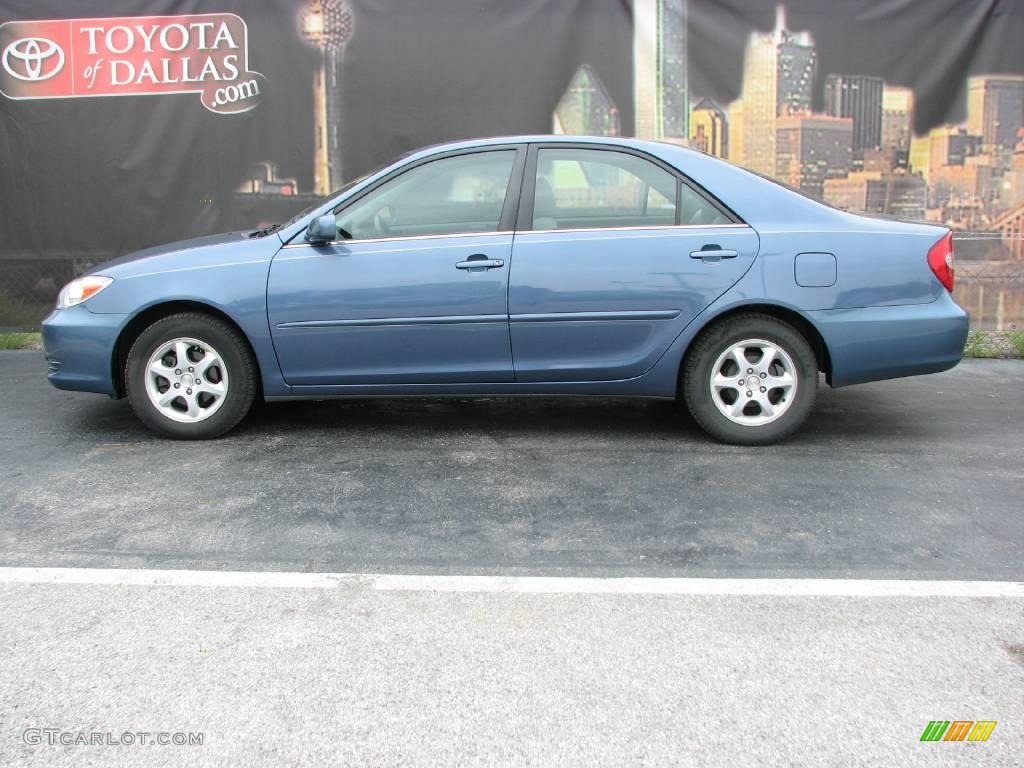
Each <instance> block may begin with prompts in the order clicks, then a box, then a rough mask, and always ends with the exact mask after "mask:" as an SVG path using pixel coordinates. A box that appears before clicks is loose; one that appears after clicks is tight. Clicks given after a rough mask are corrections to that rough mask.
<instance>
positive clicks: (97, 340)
mask: <svg viewBox="0 0 1024 768" xmlns="http://www.w3.org/2000/svg"><path fill="white" fill-rule="evenodd" d="M952 289H953V247H952V234H951V232H950V231H949V230H948V229H946V228H944V227H941V226H935V225H931V224H914V223H905V222H899V221H892V220H884V219H879V218H870V217H866V216H859V215H854V214H851V213H845V212H842V211H838V210H835V209H833V208H830V207H828V206H825V205H822V204H821V203H818V202H815V201H813V200H810V199H808V198H806V197H803V196H802V195H800V194H799V193H796V192H794V191H791V190H789V189H787V188H785V187H783V186H780V185H778V184H776V183H774V182H772V181H769V180H767V179H764V178H761V177H759V176H757V175H754V174H752V173H750V172H748V171H745V170H743V169H741V168H737V167H735V166H732V165H730V164H728V163H726V162H723V161H721V160H718V159H716V158H714V157H710V156H708V155H705V154H702V153H700V152H696V151H693V150H689V149H685V148H682V147H679V146H675V145H671V144H663V143H658V142H645V141H636V140H629V139H618V138H615V139H604V138H589V137H588V138H580V137H575V138H574V137H565V136H534V137H517V138H504V139H484V140H477V141H466V142H459V143H454V144H447V145H443V146H437V147H431V148H429V149H425V150H422V151H419V152H415V153H413V154H410V155H407V156H405V157H403V158H402V159H400V160H399V161H398V162H396V163H394V164H392V165H389V166H388V167H386V168H383V169H381V170H379V171H377V172H375V173H372V174H370V175H368V176H366V177H364V178H362V179H359V180H357V181H355V182H352V183H351V184H349V185H348V186H347V187H345V188H343V189H341V190H339V191H338V192H337V193H335V194H334V195H332V196H331V197H330V198H329V199H327V200H325V201H324V202H323V203H322V204H319V205H318V206H316V207H315V208H314V209H311V210H309V211H306V212H304V213H302V214H300V215H298V216H297V217H296V218H294V219H292V220H291V221H289V222H287V223H285V224H282V225H275V226H274V227H270V228H267V229H263V230H258V231H255V232H232V233H229V234H223V235H214V236H208V237H200V238H196V239H192V240H186V241H184V242H179V243H175V244H172V245H168V246H162V247H157V248H150V249H147V250H144V251H140V252H138V253H134V254H131V255H128V256H125V257H123V258H120V259H116V260H114V261H111V262H108V263H106V264H104V265H102V266H100V267H97V268H96V269H95V270H93V271H92V273H90V274H89V275H86V276H84V277H81V278H78V279H77V280H74V281H73V282H71V283H70V284H69V285H68V286H66V287H65V288H64V290H63V291H62V292H61V295H60V298H59V300H58V305H57V309H56V310H55V311H54V312H53V313H52V314H51V315H50V316H49V317H48V318H47V319H46V321H45V323H44V325H43V340H44V346H45V350H46V357H47V360H48V363H49V379H50V382H51V383H52V384H53V385H54V386H56V387H59V388H61V389H71V390H80V391H86V392H99V393H103V394H106V395H110V396H112V397H123V396H127V398H128V400H129V402H130V403H131V406H132V408H133V409H134V410H135V412H136V413H137V414H138V416H139V418H140V419H142V421H143V422H144V423H145V424H146V425H148V426H149V427H150V428H152V429H153V430H154V431H156V432H157V433H159V434H161V435H165V436H167V437H173V438H185V439H199V438H211V437H216V436H218V435H221V434H223V433H225V432H227V431H228V430H230V429H231V428H233V427H234V426H235V425H236V424H238V422H239V421H241V419H242V418H243V417H244V416H245V415H246V413H247V412H248V410H249V408H250V406H251V405H252V403H253V401H254V399H255V398H257V397H260V398H264V399H266V400H285V399H296V398H312V399H323V398H332V397H364V396H371V395H372V396H380V395H387V396H406V395H430V396H436V395H521V394H531V395H537V394H543V395H620V396H635V397H648V398H681V399H682V400H683V401H685V403H686V406H687V407H688V408H689V410H690V412H691V413H692V414H693V417H694V419H695V420H696V422H697V423H698V424H699V425H700V426H701V427H702V428H703V429H704V430H705V431H706V432H707V433H708V434H710V435H712V436H713V437H715V438H717V439H719V440H722V441H725V442H729V443H735V444H743V445H755V444H767V443H773V442H776V441H778V440H780V439H782V438H784V437H786V436H787V435H789V434H791V433H792V432H793V431H794V430H796V429H797V428H798V427H799V426H800V425H801V424H802V423H803V422H804V420H805V419H806V418H807V416H808V414H809V413H810V411H811V409H812V407H813V405H814V398H815V391H816V389H817V386H818V375H819V372H822V373H824V375H825V378H826V380H827V381H828V383H829V384H830V385H831V386H833V387H839V386H846V385H848V384H856V383H859V382H866V381H876V380H878V379H886V378H892V377H897V376H910V375H915V374H924V373H931V372H934V371H942V370H946V369H948V368H951V367H952V366H954V365H956V364H957V362H958V361H959V360H960V357H961V353H962V350H963V346H964V341H965V338H966V335H967V324H968V318H967V314H966V313H965V312H964V310H963V309H961V308H960V307H959V306H958V305H957V303H956V302H955V301H954V300H953V297H952V295H951V291H952Z"/></svg>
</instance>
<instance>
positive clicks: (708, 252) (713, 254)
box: [690, 245, 739, 261]
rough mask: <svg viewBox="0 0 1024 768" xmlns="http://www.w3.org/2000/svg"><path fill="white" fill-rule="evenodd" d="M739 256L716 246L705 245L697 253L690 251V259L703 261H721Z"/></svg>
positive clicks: (732, 251) (734, 252) (729, 249)
mask: <svg viewBox="0 0 1024 768" xmlns="http://www.w3.org/2000/svg"><path fill="white" fill-rule="evenodd" d="M738 255H739V254H738V253H737V252H736V251H734V250H732V249H731V248H719V247H718V246H717V245H705V246H704V247H703V248H701V249H700V250H699V251H691V252H690V258H691V259H703V260H704V261H721V260H722V259H735V258H736V257H737V256H738Z"/></svg>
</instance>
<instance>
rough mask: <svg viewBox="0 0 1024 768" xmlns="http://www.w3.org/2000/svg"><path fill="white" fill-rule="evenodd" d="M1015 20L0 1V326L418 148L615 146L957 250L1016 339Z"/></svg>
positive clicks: (871, 10)
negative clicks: (528, 142)
mask: <svg viewBox="0 0 1024 768" xmlns="http://www.w3.org/2000/svg"><path fill="white" fill-rule="evenodd" d="M1021 40H1024V2H1021V1H1020V0H919V1H918V2H893V1H892V0H844V2H836V0H784V1H783V2H778V1H777V0H517V2H508V0H418V1H417V2H411V1H410V0H259V1H258V2H257V0H249V1H248V2H247V1H245V0H188V1H187V2H186V1H184V0H131V1H129V0H75V2H71V1H70V0H5V1H4V2H3V3H0V167H2V169H3V173H2V175H0V328H4V327H31V326H34V325H36V324H38V322H39V319H40V318H41V317H42V315H43V314H45V312H46V311H47V309H48V307H49V305H50V304H51V302H52V300H53V297H54V296H55V294H56V292H57V291H58V290H59V288H60V285H61V284H62V283H63V282H64V281H65V280H66V279H68V278H69V277H70V276H72V275H74V274H76V273H78V272H81V271H82V270H84V269H87V268H89V267H90V266H92V265H94V264H97V263H99V262H102V261H104V260H106V259H109V258H113V257H116V256H119V255H121V254H124V253H126V252H129V251H132V250H136V249H140V248H144V247H147V246H151V245H155V244H158V243H161V242H169V241H172V240H177V239H182V238H186V237H191V236H195V235H199V234H205V233H212V232H217V231H224V230H229V229H254V228H256V227H259V226H265V225H267V224H270V223H273V222H279V221H284V220H286V219H287V218H289V217H291V216H292V215H293V214H294V213H296V212H297V211H299V210H301V209H302V208H304V207H306V206H308V205H310V204H311V203H313V202H314V201H316V200H318V199H321V198H322V197H323V196H324V195H327V194H329V193H330V192H331V190H333V189H337V188H338V187H340V186H341V185H342V184H344V183H345V182H346V181H349V180H351V179H353V178H355V177H358V176H359V175H361V174H364V173H366V172H367V171H369V170H371V169H373V168H375V167H378V166H379V165H381V164H383V163H385V162H387V161H389V160H391V159H393V158H394V157H396V156H398V155H400V154H402V153H403V152H406V151H408V150H410V149H414V148H416V147H418V146H423V145H427V144H435V143H439V142H443V141H448V140H454V139H460V138H467V137H474V136H489V135H515V134H525V133H531V134H535V133H551V132H557V133H570V134H588V135H605V136H615V135H621V136H638V137H641V138H647V139H654V140H658V141H669V142H674V143H678V144H683V145H687V146H690V147H692V148H694V149H697V150H699V151H702V152H707V153H710V154H713V155H717V156H719V157H721V158H723V159H725V160H728V161H729V162H733V163H736V164H739V165H742V166H745V167H747V168H750V169H751V170H753V171H756V172H758V173H761V174H764V175H768V176H771V177H773V178H776V179H778V180H779V181H781V182H784V183H786V184H789V185H790V186H793V187H796V188H798V189H800V191H801V192H803V193H804V194H806V195H809V196H811V197H813V198H816V199H818V200H821V201H822V202H824V203H827V204H829V205H833V206H836V207H840V208H845V209H849V210H855V211H867V212H869V213H873V214H881V215H888V216H897V217H901V218H909V219H920V220H929V221H935V222H939V223H943V224H946V225H948V226H950V227H952V228H953V229H955V230H956V231H957V233H958V241H957V242H958V243H959V245H958V255H959V258H960V262H959V269H960V272H959V274H960V282H959V284H958V289H957V295H958V299H959V300H961V302H962V303H964V304H965V306H967V307H968V309H970V310H971V312H972V316H973V319H974V321H975V323H976V324H978V325H979V326H984V327H1011V326H1013V325H1015V324H1017V323H1019V322H1024V133H1022V129H1024V55H1022V52H1021V51H1022V47H1021Z"/></svg>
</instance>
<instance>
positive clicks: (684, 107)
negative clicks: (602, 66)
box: [633, 0, 690, 142]
mask: <svg viewBox="0 0 1024 768" xmlns="http://www.w3.org/2000/svg"><path fill="white" fill-rule="evenodd" d="M687 2H688V0H635V2H634V4H633V98H634V106H635V108H636V118H635V119H636V130H635V132H634V133H635V135H636V136H637V137H638V138H642V139H677V140H681V141H683V142H685V141H686V139H687V138H688V137H689V133H690V95H689V83H688V80H687V58H686V57H687V41H686V17H687Z"/></svg>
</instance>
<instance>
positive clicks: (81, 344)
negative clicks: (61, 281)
mask: <svg viewBox="0 0 1024 768" xmlns="http://www.w3.org/2000/svg"><path fill="white" fill-rule="evenodd" d="M127 321H128V315H108V314H96V313H93V312H90V311H89V310H88V309H87V308H86V307H85V306H83V305H81V304H79V305H77V306H74V307H69V308H68V309H55V310H54V311H53V312H51V313H50V315H49V317H47V318H46V319H45V320H44V321H43V352H44V353H45V355H46V363H47V365H48V366H49V373H48V374H47V378H48V379H49V380H50V383H51V384H53V386H55V387H57V389H70V390H75V391H78V392H98V393H99V394H103V395H110V396H111V397H116V396H117V388H116V387H115V385H114V364H113V360H114V346H115V345H116V344H117V337H118V336H119V335H120V333H121V329H122V328H123V327H124V324H125V323H126V322H127Z"/></svg>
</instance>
